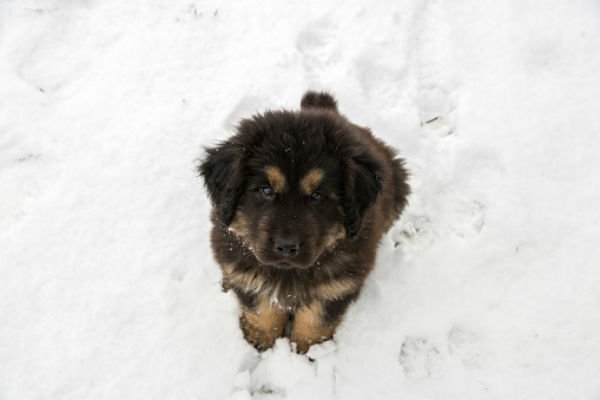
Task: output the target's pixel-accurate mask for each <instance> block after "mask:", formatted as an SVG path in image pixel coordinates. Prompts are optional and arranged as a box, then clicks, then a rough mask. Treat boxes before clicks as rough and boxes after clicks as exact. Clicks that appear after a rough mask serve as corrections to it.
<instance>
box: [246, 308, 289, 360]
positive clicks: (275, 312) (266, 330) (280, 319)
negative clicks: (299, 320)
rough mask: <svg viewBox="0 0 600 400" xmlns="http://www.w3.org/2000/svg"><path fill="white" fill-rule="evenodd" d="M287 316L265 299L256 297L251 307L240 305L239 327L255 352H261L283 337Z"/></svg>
mask: <svg viewBox="0 0 600 400" xmlns="http://www.w3.org/2000/svg"><path fill="white" fill-rule="evenodd" d="M287 321H288V314H287V313H286V312H284V311H283V310H282V309H280V308H278V307H277V306H274V305H271V303H270V301H269V299H268V298H266V297H257V298H256V300H255V302H254V304H253V305H251V306H250V305H248V304H245V305H244V304H243V305H242V316H241V317H240V326H241V328H242V331H243V332H244V338H245V339H246V341H247V342H248V343H250V344H252V345H253V346H254V347H256V349H257V350H259V351H263V350H266V349H268V348H270V347H272V346H273V344H274V343H275V340H276V339H277V338H279V337H281V336H283V332H284V329H285V325H286V323H287Z"/></svg>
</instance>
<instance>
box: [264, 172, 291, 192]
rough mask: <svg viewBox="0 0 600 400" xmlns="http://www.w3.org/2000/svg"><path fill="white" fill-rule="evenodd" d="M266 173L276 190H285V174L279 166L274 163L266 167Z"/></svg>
mask: <svg viewBox="0 0 600 400" xmlns="http://www.w3.org/2000/svg"><path fill="white" fill-rule="evenodd" d="M265 174H266V175H267V179H268V180H269V183H270V184H271V187H272V188H273V190H274V191H275V192H277V193H281V192H283V191H284V190H285V186H286V183H285V175H284V174H283V172H281V170H280V169H279V168H278V167H275V166H273V165H269V166H268V167H265Z"/></svg>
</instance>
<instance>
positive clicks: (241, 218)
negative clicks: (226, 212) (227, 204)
mask: <svg viewBox="0 0 600 400" xmlns="http://www.w3.org/2000/svg"><path fill="white" fill-rule="evenodd" d="M249 227H250V223H249V221H248V217H246V215H244V214H243V213H241V212H239V211H238V212H236V213H235V216H234V218H233V221H231V224H230V225H229V230H230V231H231V232H233V233H235V234H236V235H238V236H241V237H245V236H248V233H249Z"/></svg>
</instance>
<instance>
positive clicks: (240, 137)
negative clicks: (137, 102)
mask: <svg viewBox="0 0 600 400" xmlns="http://www.w3.org/2000/svg"><path fill="white" fill-rule="evenodd" d="M355 129H356V128H355V127H354V126H353V125H351V124H349V123H348V122H347V121H346V120H345V119H344V118H342V117H341V116H340V115H339V114H338V113H337V109H336V105H335V100H333V98H332V97H331V96H330V95H328V94H323V93H321V94H318V93H311V92H309V93H307V94H306V95H305V96H304V98H303V99H302V111H300V112H289V111H277V112H266V113H265V114H263V115H257V116H254V117H252V118H250V119H244V120H242V121H241V122H240V125H239V126H238V129H237V134H236V135H234V136H233V137H232V138H230V139H229V140H228V141H226V142H224V143H222V144H220V145H219V146H217V147H214V148H211V149H208V150H207V157H206V159H205V160H204V162H203V163H202V164H201V165H200V167H199V171H200V173H201V175H202V176H203V177H204V180H205V184H206V187H207V190H208V194H209V196H210V198H211V200H212V202H213V205H214V207H215V212H216V216H217V218H218V220H219V221H220V223H222V224H223V225H224V226H226V227H229V229H230V230H231V231H233V232H234V233H235V234H236V235H238V236H239V237H240V238H241V239H242V240H243V242H244V243H245V244H246V246H247V247H248V248H249V249H250V250H251V251H252V252H253V254H254V255H255V257H256V258H257V259H258V260H259V262H261V263H262V264H265V265H271V266H274V267H278V268H309V267H310V266H312V265H313V264H314V263H315V262H316V261H317V260H318V258H319V257H320V256H321V255H322V254H323V253H324V252H327V251H329V250H332V249H333V248H334V247H335V246H336V244H337V243H338V242H339V241H341V240H346V239H352V238H354V237H355V236H356V235H357V234H358V232H359V230H360V228H361V220H362V217H363V215H364V213H365V211H366V210H367V209H368V207H369V206H370V205H371V204H372V203H373V202H374V201H375V198H376V196H377V193H378V192H379V191H380V190H381V184H380V180H379V178H378V173H379V171H380V166H379V164H378V163H377V161H376V160H375V159H373V158H372V157H371V155H370V154H369V153H368V151H367V149H365V148H364V147H363V146H361V145H359V143H358V141H357V140H356V136H355V135H356V134H357V132H355Z"/></svg>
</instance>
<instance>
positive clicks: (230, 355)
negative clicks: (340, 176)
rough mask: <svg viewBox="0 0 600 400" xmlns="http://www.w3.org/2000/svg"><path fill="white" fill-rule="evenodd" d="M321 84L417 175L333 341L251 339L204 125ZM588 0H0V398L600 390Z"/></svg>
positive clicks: (594, 75)
mask: <svg viewBox="0 0 600 400" xmlns="http://www.w3.org/2000/svg"><path fill="white" fill-rule="evenodd" d="M307 89H313V90H328V91H331V92H332V93H333V94H334V95H335V96H336V97H337V99H338V103H339V107H340V109H341V111H342V112H343V113H345V114H346V115H347V116H348V117H349V118H350V119H352V120H353V121H355V122H357V123H359V124H362V125H365V126H369V127H371V128H372V130H373V131H374V133H375V134H376V135H377V136H379V137H381V138H383V139H384V140H385V141H386V142H388V143H389V144H391V145H393V146H394V147H396V148H397V149H398V150H399V151H400V153H401V155H402V157H403V158H405V159H406V161H407V166H408V168H409V169H410V171H411V186H412V188H413V192H414V193H413V195H412V196H411V198H410V205H409V207H408V208H407V210H406V212H405V213H404V215H403V217H402V219H401V220H400V221H399V222H398V223H397V224H396V225H395V226H394V227H393V228H392V230H391V231H390V232H389V234H388V235H386V236H385V237H384V239H383V240H382V242H381V246H380V250H379V257H378V262H377V266H376V269H375V271H374V272H373V274H372V275H371V276H370V278H369V280H368V281H367V282H366V285H365V287H364V290H363V292H362V294H361V296H360V298H359V299H358V301H357V302H356V303H354V304H353V305H352V307H351V308H350V310H349V312H348V314H347V317H346V319H345V322H344V323H343V324H342V325H341V326H340V328H339V329H338V331H337V334H336V336H335V340H333V341H329V342H326V343H323V344H321V345H318V346H313V347H312V348H311V350H310V352H309V356H310V359H309V358H308V357H307V356H304V355H297V354H295V353H293V352H292V351H291V350H290V343H289V342H288V340H287V339H280V340H279V341H278V342H277V343H276V345H275V347H274V348H273V349H271V350H268V351H266V352H265V353H262V354H259V353H257V352H256V351H255V350H254V349H253V348H252V347H251V346H250V345H248V344H247V343H246V342H245V341H244V340H243V338H242V334H241V332H240V330H239V328H238V315H239V314H238V313H239V311H238V307H237V303H236V300H235V298H234V296H233V294H231V293H222V292H221V290H220V274H219V269H218V266H217V265H216V263H215V261H214V260H213V258H212V255H211V250H210V245H209V241H208V234H209V230H210V225H209V222H208V214H209V210H210V204H209V201H208V199H207V197H206V193H205V191H204V188H203V186H202V182H201V180H200V179H199V178H198V177H197V175H196V172H195V165H196V164H197V162H198V158H199V157H201V156H202V154H203V147H204V146H210V145H214V144H215V143H217V142H218V141H219V140H222V139H224V138H226V137H228V136H229V135H230V134H231V133H232V132H233V125H234V124H235V123H236V122H237V121H238V120H239V118H242V117H245V116H249V115H251V114H253V113H255V112H258V111H261V110H264V109H268V108H297V107H298V105H299V104H298V103H299V101H300V98H301V96H302V94H303V93H304V91H306V90H307ZM599 99H600V3H599V2H598V1H596V0H589V1H583V0H582V1H579V0H572V1H566V0H562V1H561V0H552V1H545V2H535V1H520V0H512V1H496V2H491V1H477V0H464V1H453V2H442V1H435V0H410V1H404V2H398V1H380V2H367V1H356V0H346V1H342V0H338V1H332V2H322V1H293V2H284V1H275V0H272V1H244V2H233V1H231V2H223V1H213V0H207V1H195V0H185V1H179V0H176V1H168V0H147V1H143V2H133V1H117V0H112V1H100V0H81V1H67V0H47V1H42V0H38V1H35V0H22V1H17V0H5V1H3V2H1V3H0V399H2V400H25V399H61V400H62V399H161V400H165V399H176V400H182V399H238V400H240V399H344V400H346V399H461V400H463V399H511V400H513V399H528V400H530V399H544V400H547V399H569V400H573V399H590V400H591V399H600V268H599V267H598V260H600V245H599V242H600V206H599V205H600V187H599V186H598V182H599V181H600V161H599V160H600V157H599V154H600V117H599V115H600V113H599V112H600V108H599Z"/></svg>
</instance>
